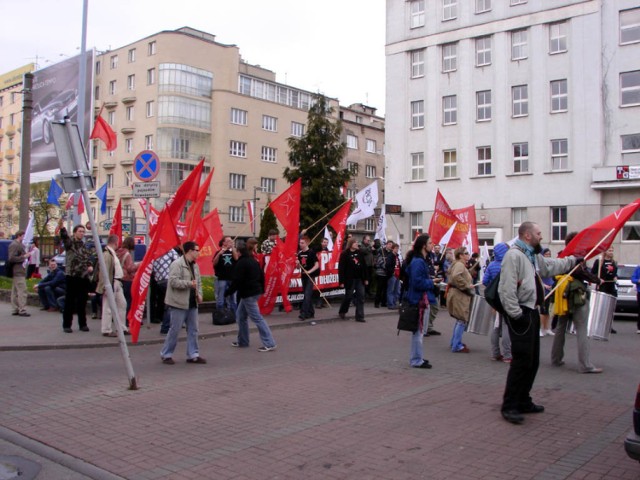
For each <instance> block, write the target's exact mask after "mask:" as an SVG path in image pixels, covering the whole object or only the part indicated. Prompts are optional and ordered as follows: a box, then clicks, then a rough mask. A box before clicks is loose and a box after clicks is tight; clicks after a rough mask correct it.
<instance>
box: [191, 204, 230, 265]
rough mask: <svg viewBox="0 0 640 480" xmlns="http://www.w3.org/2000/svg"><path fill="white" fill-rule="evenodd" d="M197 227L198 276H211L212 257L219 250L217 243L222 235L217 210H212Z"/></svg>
mask: <svg viewBox="0 0 640 480" xmlns="http://www.w3.org/2000/svg"><path fill="white" fill-rule="evenodd" d="M198 227H199V228H198V230H197V232H196V235H195V239H196V243H197V244H198V245H200V255H199V256H198V267H200V274H202V275H213V262H212V260H213V256H214V255H215V254H216V252H217V251H218V250H220V247H219V246H218V242H220V240H221V239H222V237H223V235H224V234H223V232H222V224H221V223H220V215H219V214H218V209H217V208H216V209H214V210H213V212H211V213H210V214H209V215H207V216H205V217H204V218H203V219H202V221H201V222H198Z"/></svg>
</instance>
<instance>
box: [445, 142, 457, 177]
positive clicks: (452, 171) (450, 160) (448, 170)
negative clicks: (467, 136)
mask: <svg viewBox="0 0 640 480" xmlns="http://www.w3.org/2000/svg"><path fill="white" fill-rule="evenodd" d="M442 178H443V179H447V180H449V179H453V178H459V177H458V151H457V150H456V149H455V148H447V149H445V150H443V151H442Z"/></svg>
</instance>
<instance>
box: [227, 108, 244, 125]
mask: <svg viewBox="0 0 640 480" xmlns="http://www.w3.org/2000/svg"><path fill="white" fill-rule="evenodd" d="M247 114H248V112H247V111H246V110H240V109H239V108H232V109H231V123H233V124H234V125H246V124H247Z"/></svg>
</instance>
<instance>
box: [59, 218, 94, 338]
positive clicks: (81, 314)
mask: <svg viewBox="0 0 640 480" xmlns="http://www.w3.org/2000/svg"><path fill="white" fill-rule="evenodd" d="M63 222H64V220H63V219H62V218H61V219H60V220H59V222H58V226H59V227H60V240H61V241H62V244H63V245H64V250H65V252H66V255H65V280H66V283H67V285H66V293H65V299H64V310H63V312H62V330H63V331H64V332H65V333H72V332H73V330H72V329H71V324H72V322H73V313H74V312H75V313H76V314H77V315H78V325H79V326H80V331H82V332H88V331H89V327H87V299H88V298H89V290H90V288H91V285H90V281H89V277H90V275H91V274H92V273H93V262H92V252H91V250H90V249H89V247H87V245H85V243H84V232H85V230H84V226H82V225H76V226H75V227H73V234H72V236H71V237H70V236H69V234H68V233H67V229H66V228H65V227H64V224H63Z"/></svg>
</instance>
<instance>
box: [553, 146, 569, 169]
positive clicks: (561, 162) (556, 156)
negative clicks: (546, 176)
mask: <svg viewBox="0 0 640 480" xmlns="http://www.w3.org/2000/svg"><path fill="white" fill-rule="evenodd" d="M556 147H558V148H556ZM562 147H564V149H563V148H562ZM556 163H558V166H556ZM567 170H569V140H568V139H567V138H553V139H551V171H552V172H562V171H567Z"/></svg>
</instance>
